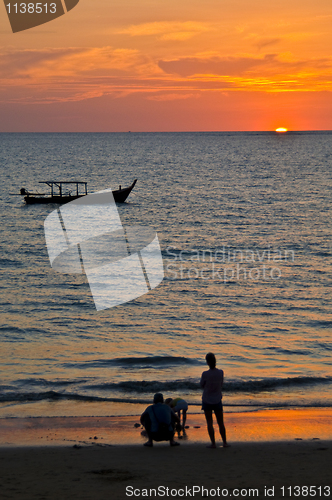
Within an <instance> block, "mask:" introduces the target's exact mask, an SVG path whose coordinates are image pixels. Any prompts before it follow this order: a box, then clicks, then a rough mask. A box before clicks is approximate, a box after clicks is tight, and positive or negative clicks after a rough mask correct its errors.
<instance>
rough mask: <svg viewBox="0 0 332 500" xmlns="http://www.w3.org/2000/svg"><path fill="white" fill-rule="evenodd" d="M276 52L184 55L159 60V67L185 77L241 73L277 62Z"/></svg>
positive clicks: (166, 71)
mask: <svg viewBox="0 0 332 500" xmlns="http://www.w3.org/2000/svg"><path fill="white" fill-rule="evenodd" d="M276 57H277V56H276V54H267V55H265V56H264V57H263V58H254V57H226V58H221V57H212V58H198V57H183V58H180V59H176V60H171V61H159V63H158V65H159V67H160V68H161V69H162V70H163V71H165V73H170V74H177V75H181V76H183V77H188V76H193V75H203V74H205V75H239V74H243V73H245V72H246V71H248V70H251V69H253V68H258V67H262V66H265V67H266V66H267V65H271V64H275V63H276V62H277V59H276Z"/></svg>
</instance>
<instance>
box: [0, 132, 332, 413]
mask: <svg viewBox="0 0 332 500" xmlns="http://www.w3.org/2000/svg"><path fill="white" fill-rule="evenodd" d="M0 144H1V148H0V158H1V162H0V166H1V170H0V176H1V182H0V186H1V200H0V203H1V254H0V263H1V274H2V279H1V289H0V293H1V326H0V343H1V344H0V345H1V348H0V417H2V418H5V417H22V416H26V417H34V416H81V415H86V416H99V415H110V416H111V415H115V416H116V415H139V414H140V413H141V411H142V410H143V408H145V406H146V405H147V404H150V402H151V400H152V398H153V394H154V393H155V392H163V393H164V395H165V397H175V396H180V397H183V398H184V399H186V400H187V402H188V403H189V405H190V407H189V415H190V412H193V413H199V412H200V411H201V410H200V403H201V389H200V387H199V380H200V376H201V373H202V371H203V370H205V369H207V367H206V364H205V355H206V353H207V352H209V351H212V352H214V353H215V355H216V358H217V366H218V367H220V368H222V369H223V370H224V373H225V383H224V391H223V402H224V407H225V411H226V412H235V411H256V410H257V409H263V408H288V407H297V408H303V407H323V408H324V407H331V406H332V390H331V389H332V371H331V352H332V344H331V333H332V328H331V327H332V298H331V295H332V294H331V283H332V279H331V278H332V267H331V263H332V236H331V234H332V231H331V229H332V223H331V221H332V214H331V193H332V153H331V152H332V132H288V133H285V134H277V133H274V132H271V133H268V132H262V133H255V132H250V133H245V132H244V133H239V132H237V133H226V132H223V133H217V132H214V133H208V132H206V133H109V134H106V133H99V134H95V133H91V134H81V133H78V134H74V133H73V134H67V133H66V134H48V133H43V134H33V133H31V134H24V133H22V134H1V135H0ZM135 178H137V179H138V181H137V184H136V186H135V188H134V190H133V191H132V193H131V194H130V196H129V198H128V200H127V203H124V204H119V205H117V209H118V212H119V215H120V218H121V222H122V224H123V226H124V227H125V226H126V225H127V226H130V225H135V224H144V225H146V226H149V227H150V228H153V229H154V230H155V231H156V232H157V235H158V238H159V242H160V247H161V251H162V258H163V263H164V273H165V277H164V279H163V281H162V283H161V284H160V285H158V286H157V287H156V288H154V289H152V290H151V291H149V293H147V294H145V295H142V296H140V297H138V298H136V299H134V300H131V301H130V302H127V303H124V304H121V305H118V306H116V307H112V308H109V309H105V310H102V311H97V310H96V308H95V305H94V301H93V298H92V296H91V291H90V287H89V283H88V281H87V278H86V276H85V275H84V274H61V273H58V272H56V271H54V270H53V269H52V267H51V265H50V261H49V258H48V253H47V248H46V243H45V236H44V220H45V219H46V217H47V215H48V214H50V213H51V212H52V211H53V210H55V209H56V208H57V207H56V206H55V205H25V203H24V202H23V199H22V198H21V197H19V196H12V194H15V193H19V190H20V188H22V187H24V188H26V189H28V190H30V191H32V192H36V191H38V192H43V189H44V187H43V186H42V185H41V184H39V182H40V181H72V180H75V181H86V182H88V190H89V193H93V192H95V191H100V190H103V189H107V188H112V189H117V187H118V185H119V184H121V185H122V186H127V185H130V184H131V183H132V182H133V180H134V179H135ZM188 418H190V417H188Z"/></svg>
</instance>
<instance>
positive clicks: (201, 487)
mask: <svg viewBox="0 0 332 500" xmlns="http://www.w3.org/2000/svg"><path fill="white" fill-rule="evenodd" d="M331 417H332V410H331V409H305V410H304V409H301V410H299V409H297V410H294V409H291V410H265V411H257V412H250V413H249V412H245V413H238V414H235V413H225V423H226V427H227V432H228V438H229V442H230V444H231V447H230V448H222V447H221V446H220V445H221V441H220V439H219V436H218V442H217V443H218V448H217V449H216V450H211V449H208V448H207V446H206V445H207V444H208V436H207V431H206V427H205V422H204V416H203V415H202V414H200V415H198V414H197V415H196V414H194V415H192V414H189V416H188V423H189V428H188V429H187V433H186V434H187V436H186V438H185V437H182V439H179V437H176V439H179V442H180V444H181V446H178V447H175V448H174V447H170V446H169V445H168V443H166V442H163V443H155V446H154V447H153V448H152V449H151V448H146V447H144V446H142V445H143V443H144V442H145V440H146V437H144V436H142V435H141V428H140V426H138V427H135V424H137V423H138V422H139V418H138V417H132V416H130V417H109V418H106V417H65V418H64V417H48V418H44V417H39V418H36V417H33V418H25V419H18V418H6V419H0V430H1V432H0V435H1V442H0V463H1V468H2V474H1V481H0V483H1V494H2V497H1V498H4V499H6V498H10V499H15V500H16V499H18V500H21V499H22V500H26V499H27V500H35V499H37V498H44V499H47V500H59V499H60V498H61V499H66V500H67V499H80V500H81V499H82V500H84V499H86V500H90V499H91V500H105V499H108V498H112V499H119V500H121V499H126V498H130V497H132V498H145V497H150V498H156V497H166V498H167V497H170V498H171V497H173V498H181V497H188V498H190V497H193V496H194V497H195V498H209V497H211V498H212V497H225V496H242V497H243V496H255V497H256V498H257V497H258V498H259V497H261V498H266V497H269V496H273V498H291V497H292V496H294V491H295V492H296V491H298V490H296V488H298V487H300V488H306V487H314V488H315V489H316V490H315V491H316V493H317V496H318V497H325V498H326V497H327V496H328V495H327V493H328V491H329V492H330V493H331V474H330V464H331V463H332V430H331V426H330V422H331ZM216 430H217V429H216ZM216 435H217V433H216ZM194 488H195V489H194ZM294 488H295V489H294ZM322 488H323V489H322ZM324 488H325V489H324ZM329 488H330V489H329ZM235 490H238V492H239V493H240V495H237V494H236V491H235ZM303 491H306V490H303ZM311 491H313V489H312V490H311ZM241 492H242V493H241ZM193 493H194V494H193ZM226 493H227V495H226ZM272 493H273V495H272ZM297 496H299V495H297ZM304 496H305V495H304ZM300 497H301V496H300Z"/></svg>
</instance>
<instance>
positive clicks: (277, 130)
mask: <svg viewBox="0 0 332 500" xmlns="http://www.w3.org/2000/svg"><path fill="white" fill-rule="evenodd" d="M275 131H276V132H288V130H287V128H285V127H278V128H276V130H275Z"/></svg>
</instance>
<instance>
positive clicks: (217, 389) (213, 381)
mask: <svg viewBox="0 0 332 500" xmlns="http://www.w3.org/2000/svg"><path fill="white" fill-rule="evenodd" d="M205 360H206V362H207V364H208V365H209V370H206V371H205V372H203V373H202V376H201V381H200V385H201V387H202V389H203V396H202V410H204V414H205V419H206V423H207V429H208V433H209V436H210V439H211V445H210V446H209V448H216V440H215V436H214V428H213V417H212V412H214V414H215V416H216V419H217V423H218V426H219V432H220V436H221V439H222V441H223V446H224V447H227V446H229V444H228V443H227V439H226V429H225V425H224V416H223V415H224V414H223V407H222V402H221V399H222V392H221V391H222V385H223V381H224V372H223V370H219V369H218V368H216V357H215V355H214V354H213V353H212V352H209V353H208V354H207V355H206V356H205Z"/></svg>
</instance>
